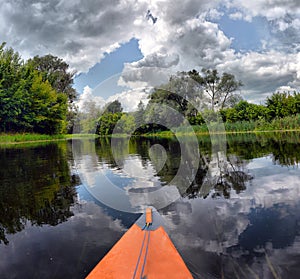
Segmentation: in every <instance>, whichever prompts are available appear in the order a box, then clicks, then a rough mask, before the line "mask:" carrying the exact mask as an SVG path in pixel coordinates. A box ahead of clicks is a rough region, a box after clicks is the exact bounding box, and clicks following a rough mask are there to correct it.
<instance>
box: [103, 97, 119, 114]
mask: <svg viewBox="0 0 300 279" xmlns="http://www.w3.org/2000/svg"><path fill="white" fill-rule="evenodd" d="M104 111H105V113H118V112H122V111H123V108H122V105H121V103H120V101H119V100H115V101H113V102H111V103H108V104H107V105H106V106H105V108H104Z"/></svg>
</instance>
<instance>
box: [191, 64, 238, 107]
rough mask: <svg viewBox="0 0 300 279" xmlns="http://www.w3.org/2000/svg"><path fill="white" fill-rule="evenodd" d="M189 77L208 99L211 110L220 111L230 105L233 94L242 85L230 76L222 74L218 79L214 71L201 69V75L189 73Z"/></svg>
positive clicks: (216, 72) (194, 71)
mask: <svg viewBox="0 0 300 279" xmlns="http://www.w3.org/2000/svg"><path fill="white" fill-rule="evenodd" d="M189 76H190V77H191V78H192V79H193V80H195V81H196V82H197V83H198V84H199V86H200V87H202V88H203V90H204V92H205V93H206V94H207V95H208V96H209V98H210V107H211V110H213V111H214V110H215V107H220V108H221V109H223V108H225V107H226V106H228V104H232V101H233V98H236V97H234V95H233V93H234V92H235V91H237V90H238V89H239V88H240V87H241V86H242V85H243V84H242V82H241V81H237V80H236V79H235V77H234V75H232V74H228V73H223V74H222V76H221V77H220V76H219V74H218V71H217V70H216V69H214V70H210V69H204V68H203V69H202V75H200V74H199V72H198V71H196V70H192V71H189Z"/></svg>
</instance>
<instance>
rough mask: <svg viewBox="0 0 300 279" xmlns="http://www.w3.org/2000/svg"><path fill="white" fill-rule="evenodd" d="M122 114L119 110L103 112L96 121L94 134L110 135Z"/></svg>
mask: <svg viewBox="0 0 300 279" xmlns="http://www.w3.org/2000/svg"><path fill="white" fill-rule="evenodd" d="M122 115H123V114H122V113H121V112H117V113H111V112H109V113H104V114H103V115H102V116H101V117H100V118H99V120H98V122H97V127H96V134H98V135H101V136H107V135H111V134H112V133H113V131H114V128H115V126H116V124H117V123H118V121H119V120H120V118H121V117H122Z"/></svg>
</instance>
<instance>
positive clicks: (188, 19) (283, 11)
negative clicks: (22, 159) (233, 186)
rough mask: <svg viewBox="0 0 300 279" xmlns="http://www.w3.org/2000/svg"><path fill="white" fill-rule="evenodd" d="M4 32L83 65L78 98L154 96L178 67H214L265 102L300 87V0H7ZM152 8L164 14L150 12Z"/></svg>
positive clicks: (22, 47)
mask: <svg viewBox="0 0 300 279" xmlns="http://www.w3.org/2000/svg"><path fill="white" fill-rule="evenodd" d="M0 7H1V8H0V38H1V41H5V42H7V46H8V47H13V48H14V49H15V50H16V51H18V52H19V53H20V54H21V56H22V57H23V58H24V59H28V58H30V57H33V56H35V55H40V56H42V55H46V54H48V53H51V54H53V55H55V56H58V57H61V58H63V59H64V60H65V61H66V62H67V63H68V64H69V65H70V68H71V69H72V70H76V72H77V75H76V77H75V83H74V87H75V88H76V90H77V91H78V93H79V94H80V101H79V105H80V106H82V104H83V103H84V102H85V101H86V100H92V99H93V100H95V101H96V102H97V104H98V105H99V106H103V105H104V104H105V103H107V102H109V101H113V100H115V99H119V100H120V101H121V103H122V105H123V107H124V110H125V111H126V110H127V111H130V110H133V109H135V108H136V106H137V104H138V103H139V101H140V100H142V101H145V100H147V96H148V92H149V91H150V89H151V88H153V87H154V86H159V85H161V84H163V83H166V82H167V81H168V79H169V77H170V75H172V74H175V73H176V72H178V71H188V70H191V69H196V70H201V69H202V68H215V69H217V70H218V71H219V72H220V73H222V72H228V73H232V74H234V75H235V77H236V78H237V79H238V80H241V81H242V82H243V84H244V86H243V87H242V89H241V95H242V96H243V97H244V98H245V99H246V100H248V101H250V102H254V103H262V102H263V101H264V100H265V98H266V97H267V96H269V95H270V94H272V93H274V92H276V91H283V90H285V91H293V90H297V91H300V90H299V87H300V53H299V50H300V32H299V31H298V30H299V28H300V5H299V0H252V1H244V0H222V1H219V0H216V1H210V0H172V1H171V0H148V1H146V0H105V1H104V0H74V1H68V0H51V1H50V0H48V1H46V0H26V1H25V0H8V1H4V0H0ZM147 10H150V11H151V13H152V15H153V16H154V17H157V21H156V23H155V24H153V22H152V20H151V19H149V20H147V18H146V13H147Z"/></svg>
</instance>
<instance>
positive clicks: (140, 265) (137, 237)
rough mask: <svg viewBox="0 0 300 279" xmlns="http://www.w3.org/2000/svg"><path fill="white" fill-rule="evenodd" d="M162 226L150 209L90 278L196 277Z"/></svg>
mask: <svg viewBox="0 0 300 279" xmlns="http://www.w3.org/2000/svg"><path fill="white" fill-rule="evenodd" d="M152 217H153V218H152ZM161 223H162V222H161V217H160V215H159V213H158V212H157V211H156V210H154V212H153V216H152V215H151V216H150V213H149V210H148V209H147V212H146V214H143V215H142V216H141V217H140V218H139V219H138V220H137V222H136V223H135V224H133V226H132V227H131V228H130V229H129V230H128V231H127V232H126V233H125V234H124V235H123V237H122V238H121V239H120V240H119V241H118V242H117V243H116V244H115V245H114V246H113V248H112V249H111V250H110V251H109V252H108V254H107V255H106V256H105V257H104V258H103V259H102V260H101V261H100V262H99V263H98V264H97V266H96V267H95V268H94V269H93V270H92V271H91V273H90V274H89V275H88V276H87V278H88V279H96V278H101V279H114V278H118V279H119V278H124V279H125V278H132V279H135V278H139V279H140V278H145V279H146V278H147V279H151V278H157V279H160V278H175V279H176V278H178V279H185V278H193V277H192V275H191V273H190V272H189V270H188V268H187V267H186V265H185V263H184V261H183V260H182V258H181V256H180V255H179V253H178V251H177V250H176V248H175V246H174V245H173V243H172V241H171V240H170V238H169V236H168V234H167V233H166V232H165V230H164V228H163V227H162V225H161Z"/></svg>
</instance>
